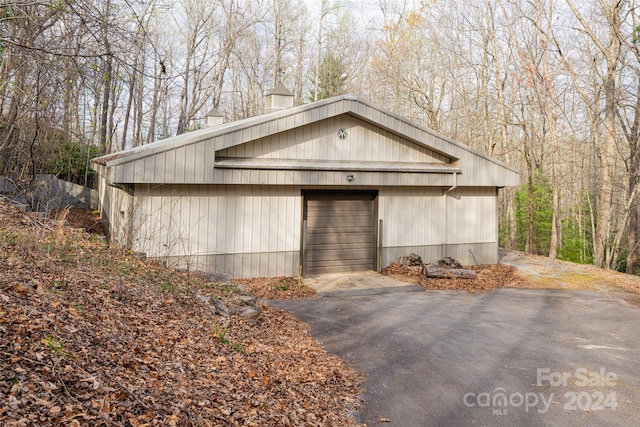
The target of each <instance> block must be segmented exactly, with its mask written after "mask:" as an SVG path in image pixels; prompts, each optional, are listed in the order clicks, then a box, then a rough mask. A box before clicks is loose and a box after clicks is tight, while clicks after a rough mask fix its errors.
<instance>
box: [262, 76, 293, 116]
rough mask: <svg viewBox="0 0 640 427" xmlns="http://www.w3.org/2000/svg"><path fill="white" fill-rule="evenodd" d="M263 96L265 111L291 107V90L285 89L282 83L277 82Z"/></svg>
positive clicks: (270, 111)
mask: <svg viewBox="0 0 640 427" xmlns="http://www.w3.org/2000/svg"><path fill="white" fill-rule="evenodd" d="M265 97H266V106H265V112H266V113H272V112H274V111H279V110H284V109H285V108H291V107H293V92H291V91H290V90H289V89H287V88H286V87H285V85H283V84H282V83H278V84H277V85H276V87H274V88H273V89H271V90H270V91H269V92H267V94H266V96H265Z"/></svg>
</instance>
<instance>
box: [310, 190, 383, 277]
mask: <svg viewBox="0 0 640 427" xmlns="http://www.w3.org/2000/svg"><path fill="white" fill-rule="evenodd" d="M375 198H376V194H375V193H370V192H332V193H324V192H318V193H305V220H306V221H307V232H306V251H305V258H306V265H305V274H318V273H338V272H348V271H364V270H372V269H374V260H375V245H374V242H375V239H374V228H375V227H374V224H375V222H376V218H375V215H376V212H375Z"/></svg>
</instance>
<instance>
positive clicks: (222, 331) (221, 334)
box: [213, 323, 243, 353]
mask: <svg viewBox="0 0 640 427" xmlns="http://www.w3.org/2000/svg"><path fill="white" fill-rule="evenodd" d="M227 331H228V329H227V328H225V327H223V326H221V325H220V323H216V326H215V329H214V330H213V334H214V335H215V337H216V338H217V339H218V341H220V342H221V343H222V344H224V345H226V346H227V347H229V348H231V349H233V350H235V351H237V352H238V353H242V352H243V349H242V343H239V342H236V343H232V342H231V341H229V339H228V338H227V337H226V335H227Z"/></svg>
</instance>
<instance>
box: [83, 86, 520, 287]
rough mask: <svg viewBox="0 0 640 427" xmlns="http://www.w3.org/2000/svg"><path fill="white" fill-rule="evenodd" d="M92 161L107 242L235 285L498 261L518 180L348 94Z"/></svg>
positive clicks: (280, 99)
mask: <svg viewBox="0 0 640 427" xmlns="http://www.w3.org/2000/svg"><path fill="white" fill-rule="evenodd" d="M266 101H267V102H266V104H267V111H268V112H267V113H265V114H263V115H260V116H256V117H251V118H247V119H243V120H238V121H235V122H231V123H221V122H222V120H221V117H220V116H219V115H218V114H215V111H214V112H212V114H211V116H210V117H208V118H207V122H208V123H209V126H207V127H206V128H204V129H201V130H198V131H193V132H189V133H187V134H183V135H179V136H175V137H172V138H168V139H165V140H162V141H158V142H155V143H152V144H148V145H144V146H140V147H136V148H133V149H130V150H125V151H121V152H118V153H115V154H110V155H106V156H103V157H99V158H96V159H94V160H93V166H94V168H95V169H96V171H97V172H98V175H99V198H100V206H101V212H102V216H103V219H104V220H105V223H106V225H107V229H108V233H109V237H110V239H111V240H112V241H113V242H115V243H117V244H120V245H122V246H126V247H128V248H130V249H132V250H134V251H136V252H142V253H145V254H146V255H147V257H150V258H156V259H159V260H162V261H165V262H167V264H169V265H172V266H176V267H180V268H189V269H192V270H202V271H209V272H215V273H221V274H227V275H229V276H231V277H257V276H297V275H313V274H318V273H329V272H331V273H334V272H347V271H362V270H379V269H381V268H384V267H385V266H387V265H389V264H391V263H393V262H396V261H397V260H398V258H399V257H400V256H403V255H408V254H409V253H412V252H414V253H417V254H419V255H421V256H422V258H423V259H424V260H426V261H435V260H438V259H441V258H443V257H445V256H450V257H454V258H456V259H458V260H459V261H460V262H462V263H463V264H467V265H470V264H473V263H474V262H478V263H481V264H490V263H496V262H497V261H498V189H499V188H501V187H504V186H516V185H518V184H519V180H520V175H519V173H518V172H517V171H516V170H515V169H513V168H512V167H510V166H508V165H506V164H504V163H502V162H500V161H498V160H496V159H493V158H491V157H489V156H487V155H485V154H482V153H480V152H478V151H476V150H473V149H471V148H469V147H467V146H465V145H464V144H461V143H459V142H456V141H454V140H451V139H449V138H447V137H445V136H443V135H441V134H438V133H437V132H434V131H432V130H429V129H426V128H424V127H422V126H419V125H417V124H415V123H413V122H411V121H409V120H407V119H405V118H403V117H400V116H398V115H396V114H393V113H391V112H389V111H385V110H383V109H381V108H379V107H376V106H374V105H372V104H370V103H369V102H367V101H364V100H362V99H359V98H357V97H356V96H354V95H351V94H348V95H343V96H338V97H335V98H330V99H326V100H322V101H318V102H313V103H310V104H306V105H301V106H298V107H293V95H292V94H291V93H290V92H289V91H288V90H286V88H284V87H283V86H281V85H279V86H277V87H276V89H274V90H273V91H272V92H271V93H270V94H269V95H268V96H267V100H266Z"/></svg>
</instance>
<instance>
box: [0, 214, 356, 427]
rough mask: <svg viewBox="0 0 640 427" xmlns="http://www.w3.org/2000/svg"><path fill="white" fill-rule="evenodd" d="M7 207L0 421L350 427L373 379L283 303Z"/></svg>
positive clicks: (0, 237)
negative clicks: (240, 305)
mask: <svg viewBox="0 0 640 427" xmlns="http://www.w3.org/2000/svg"><path fill="white" fill-rule="evenodd" d="M63 224H64V223H63V222H60V221H58V222H55V221H50V220H46V219H40V218H37V217H35V216H32V215H30V214H28V213H25V212H21V211H19V210H18V209H17V208H14V207H13V206H11V205H9V204H7V203H4V202H0V425H4V426H36V425H37V426H58V425H65V426H80V425H93V426H111V425H114V426H134V427H142V426H157V425H168V426H214V425H230V426H241V425H242V426H269V425H292V426H294V425H308V426H326V425H334V426H348V425H355V423H354V422H353V421H351V419H350V418H349V417H348V414H349V412H350V411H353V410H354V409H356V408H357V405H358V398H357V395H358V394H359V392H360V390H359V384H360V383H361V382H362V379H363V378H362V377H361V375H360V374H358V373H357V372H356V371H354V370H352V369H350V368H349V367H348V366H346V365H345V364H344V363H343V362H342V361H341V360H340V359H338V358H337V357H336V356H334V355H331V354H328V353H327V352H325V351H324V350H323V349H322V348H321V347H320V345H319V344H318V343H317V342H316V341H315V340H313V339H312V338H311V336H310V334H309V332H308V328H307V326H306V324H304V323H302V322H300V321H298V320H297V319H295V318H294V317H293V316H292V315H290V314H288V313H286V312H283V311H280V310H277V309H275V308H272V307H262V311H261V314H260V316H259V317H258V318H257V319H246V318H242V317H239V316H235V315H232V316H226V317H224V316H219V315H215V314H214V312H213V311H212V308H211V306H209V305H208V304H206V303H205V302H203V301H204V300H206V298H202V297H203V296H205V297H212V298H216V299H219V300H221V301H223V302H224V303H225V304H228V305H232V304H234V296H235V295H236V294H237V293H238V292H239V291H238V288H237V287H236V286H234V285H230V284H222V283H217V282H214V281H208V280H207V276H206V275H199V274H189V273H187V272H176V271H174V270H171V269H168V268H165V267H162V266H159V265H157V264H153V263H152V262H150V261H145V260H141V259H139V258H138V257H137V256H136V255H135V254H134V253H132V252H130V251H127V250H123V249H120V248H117V247H114V246H109V245H108V244H107V243H106V242H105V241H104V239H102V238H101V237H100V236H98V235H95V234H88V233H86V232H84V231H82V230H79V229H74V228H70V227H68V226H66V225H63Z"/></svg>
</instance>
